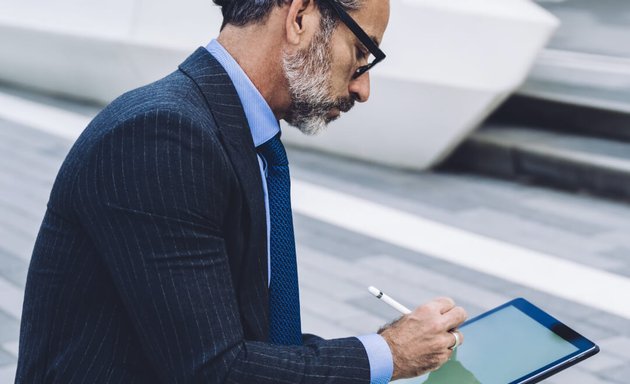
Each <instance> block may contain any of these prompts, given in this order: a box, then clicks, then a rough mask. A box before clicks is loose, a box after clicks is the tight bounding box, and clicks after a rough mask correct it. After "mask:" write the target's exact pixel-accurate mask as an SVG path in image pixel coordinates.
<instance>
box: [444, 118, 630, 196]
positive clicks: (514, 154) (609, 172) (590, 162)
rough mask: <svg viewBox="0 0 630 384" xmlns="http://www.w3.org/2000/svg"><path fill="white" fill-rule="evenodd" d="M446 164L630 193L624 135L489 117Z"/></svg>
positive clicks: (595, 190) (629, 162)
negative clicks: (597, 134)
mask: <svg viewBox="0 0 630 384" xmlns="http://www.w3.org/2000/svg"><path fill="white" fill-rule="evenodd" d="M444 167H445V168H450V169H460V170H467V171H476V172H481V173H486V174H490V175H494V176H499V177H504V178H519V179H525V180H532V181H537V182H543V183H547V184H551V185H554V186H557V187H561V188H565V189H571V190H578V191H586V192H591V193H594V194H600V195H605V196H610V197H615V198H621V199H630V143H628V142H624V141H620V140H618V139H616V140H613V139H605V138H596V137H592V136H585V135H579V134H574V133H567V132H562V131H548V130H542V129H539V128H531V127H527V126H518V125H509V124H499V123H489V124H488V125H486V126H484V127H483V128H481V129H480V130H479V131H477V132H475V133H474V134H473V135H472V136H471V137H470V138H469V139H468V140H467V141H466V142H465V143H464V144H463V145H461V146H460V147H459V148H458V149H457V151H456V152H455V153H454V154H453V156H451V158H450V159H449V160H448V161H447V162H446V163H445V164H444Z"/></svg>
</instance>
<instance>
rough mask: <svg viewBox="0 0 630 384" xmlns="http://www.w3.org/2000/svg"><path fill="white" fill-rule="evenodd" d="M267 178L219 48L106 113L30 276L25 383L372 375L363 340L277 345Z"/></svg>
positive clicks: (56, 199)
mask: <svg viewBox="0 0 630 384" xmlns="http://www.w3.org/2000/svg"><path fill="white" fill-rule="evenodd" d="M265 225H266V224H265V209H264V200H263V195H262V190H261V180H260V171H259V168H258V162H257V159H256V153H255V149H254V145H253V141H252V138H251V134H250V130H249V127H248V125H247V121H246V119H245V115H244V112H243V109H242V106H241V103H240V100H239V98H238V95H237V93H236V91H235V89H234V87H233V85H232V83H231V81H230V79H229V77H228V76H227V74H226V73H225V71H224V70H223V68H222V67H221V66H220V64H219V63H218V62H217V61H216V60H215V59H214V57H212V56H211V55H210V54H209V53H208V52H207V51H206V50H205V49H199V50H197V51H196V52H195V53H194V54H193V55H192V56H191V57H189V58H188V59H187V60H186V61H185V62H184V63H183V64H182V65H181V66H180V67H179V70H178V71H175V72H174V73H173V74H171V75H169V76H168V77H166V78H164V79H162V80H160V81H158V82H156V83H153V84H151V85H148V86H146V87H143V88H140V89H137V90H134V91H132V92H129V93H127V94H125V95H123V96H122V97H120V98H118V99H117V100H116V101H114V102H113V103H112V104H111V105H109V106H108V107H107V108H105V109H104V110H103V111H102V112H101V113H100V114H99V115H98V116H97V117H96V118H95V119H94V121H93V122H92V123H91V124H90V125H89V126H88V128H87V129H86V130H85V132H84V133H83V134H82V135H81V137H80V138H79V139H78V141H77V142H76V144H75V145H74V147H73V148H72V149H71V151H70V153H69V154H68V157H67V158H66V160H65V162H64V164H63V166H62V168H61V170H60V172H59V175H58V177H57V180H56V181H55V185H54V187H53V190H52V193H51V196H50V201H49V203H48V210H47V212H46V215H45V218H44V221H43V224H42V227H41V230H40V233H39V236H38V238H37V242H36V244H35V249H34V252H33V258H32V261H31V266H30V270H29V275H28V282H27V286H26V297H25V302H24V312H23V317H22V328H21V336H20V356H19V362H18V371H17V380H16V381H17V382H18V383H29V384H30V383H63V384H69V383H109V382H111V383H158V382H161V383H202V382H203V383H220V382H233V383H281V382H282V383H320V382H321V383H324V382H326V383H334V382H340V383H341V382H368V381H369V363H368V359H367V355H366V352H365V350H364V348H363V346H362V344H361V343H360V342H359V341H358V340H357V339H356V338H347V339H337V340H329V341H324V340H322V339H319V338H316V337H310V338H306V339H305V345H304V346H303V347H278V346H272V345H270V344H267V343H266V342H265V341H266V340H267V334H268V308H267V297H268V296H267V254H266V249H267V248H266V235H265V234H266V229H265Z"/></svg>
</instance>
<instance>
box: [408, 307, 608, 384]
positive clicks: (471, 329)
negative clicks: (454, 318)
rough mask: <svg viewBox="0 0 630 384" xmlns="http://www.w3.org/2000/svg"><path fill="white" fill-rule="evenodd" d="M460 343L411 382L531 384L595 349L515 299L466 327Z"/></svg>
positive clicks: (589, 343)
mask: <svg viewBox="0 0 630 384" xmlns="http://www.w3.org/2000/svg"><path fill="white" fill-rule="evenodd" d="M459 329H460V330H461V331H462V333H463V334H464V338H465V340H464V344H463V345H462V346H460V347H459V348H457V349H456V350H455V352H454V353H453V355H452V357H451V359H450V360H449V361H448V362H447V363H446V364H444V365H443V366H442V367H441V368H440V369H438V370H437V371H434V372H432V373H430V374H428V375H424V376H422V377H420V378H416V379H413V381H412V382H414V383H422V384H526V383H527V384H529V383H537V382H539V381H542V380H543V379H545V378H547V377H549V376H551V375H553V374H555V373H558V372H560V371H561V370H563V369H565V368H568V367H570V366H571V365H573V364H575V363H577V362H579V361H581V360H584V359H586V358H587V357H590V356H593V355H594V354H596V353H597V352H599V348H598V347H597V345H595V344H594V343H593V342H591V341H590V340H588V339H586V338H585V337H583V336H582V335H580V334H578V333H577V332H575V331H574V330H572V329H571V328H569V327H567V326H566V325H564V324H563V323H561V322H560V321H558V320H556V319H555V318H553V317H552V316H550V315H549V314H547V313H545V312H544V311H543V310H542V309H540V308H538V307H536V306H535V305H533V304H532V303H530V302H529V301H527V300H525V299H522V298H519V299H515V300H512V301H510V302H508V303H505V304H503V305H501V306H500V307H498V308H495V309H493V310H491V311H488V312H486V313H484V314H482V315H480V316H477V317H475V318H473V319H471V320H469V321H467V322H465V323H464V324H463V325H462V326H461V327H459Z"/></svg>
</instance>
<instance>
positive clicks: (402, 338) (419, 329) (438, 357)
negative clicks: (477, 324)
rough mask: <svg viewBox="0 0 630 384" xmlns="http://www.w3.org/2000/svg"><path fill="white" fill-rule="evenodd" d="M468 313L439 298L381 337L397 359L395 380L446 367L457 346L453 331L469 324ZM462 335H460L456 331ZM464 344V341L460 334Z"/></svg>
mask: <svg viewBox="0 0 630 384" xmlns="http://www.w3.org/2000/svg"><path fill="white" fill-rule="evenodd" d="M466 317H467V314H466V311H465V310H464V309H463V308H461V307H456V306H455V302H453V300H452V299H449V298H444V297H442V298H438V299H435V300H433V301H430V302H429V303H427V304H425V305H423V306H420V307H418V308H416V309H415V310H414V311H413V312H411V313H410V314H408V315H405V316H403V317H401V318H400V319H398V320H397V321H395V322H394V323H392V324H390V325H388V326H386V327H384V328H383V329H381V330H380V331H379V332H378V333H379V334H380V335H381V336H383V338H384V339H385V341H387V344H388V345H389V348H390V349H391V351H392V355H393V358H394V374H393V377H392V380H396V379H401V378H405V377H414V376H420V375H421V374H423V373H425V372H428V371H432V370H435V369H437V368H439V367H440V366H441V365H442V364H444V363H445V362H446V361H447V360H448V359H449V357H450V356H451V353H452V352H453V351H452V350H451V349H449V348H450V347H452V346H453V345H454V344H455V337H453V335H452V334H451V333H449V331H450V330H453V329H456V328H457V327H458V326H459V325H460V324H461V323H463V322H464V320H466ZM456 332H458V331H456ZM459 340H460V344H461V343H462V342H463V340H464V337H463V335H462V334H461V333H459Z"/></svg>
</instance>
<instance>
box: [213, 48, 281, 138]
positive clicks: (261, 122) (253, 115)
mask: <svg viewBox="0 0 630 384" xmlns="http://www.w3.org/2000/svg"><path fill="white" fill-rule="evenodd" d="M206 49H207V50H208V52H210V54H211V55H212V56H214V58H215V59H217V61H218V62H219V63H220V64H221V65H222V66H223V68H224V69H225V71H226V72H227V74H228V76H229V77H230V80H232V83H234V88H236V93H238V97H239V99H241V104H243V110H244V111H245V117H246V118H247V122H248V123H249V129H250V130H251V133H252V138H253V139H254V145H255V146H256V147H258V146H259V145H261V144H263V143H264V142H266V141H267V140H269V139H271V138H272V137H274V136H275V135H276V134H277V133H278V132H280V124H279V123H278V120H276V116H275V115H274V114H273V111H272V110H271V108H270V107H269V104H267V101H266V100H265V99H264V98H263V97H262V95H261V94H260V92H259V91H258V89H257V88H256V86H255V85H254V83H252V81H251V80H250V79H249V77H247V74H245V72H244V71H243V69H242V68H241V66H240V65H239V64H238V63H237V62H236V60H234V58H233V57H232V55H230V53H229V52H228V51H226V50H225V48H223V46H222V45H221V44H220V43H219V42H218V41H217V40H216V39H213V40H212V41H211V42H210V44H208V46H206Z"/></svg>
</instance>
